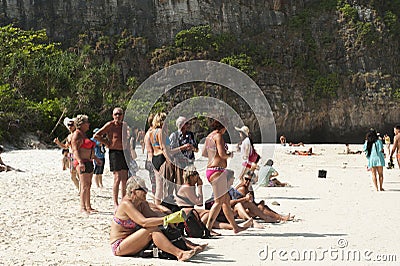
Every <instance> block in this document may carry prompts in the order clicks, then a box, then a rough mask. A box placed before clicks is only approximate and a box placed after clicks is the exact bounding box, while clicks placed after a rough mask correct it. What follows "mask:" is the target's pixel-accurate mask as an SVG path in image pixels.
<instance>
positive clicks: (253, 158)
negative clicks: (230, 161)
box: [249, 146, 261, 163]
mask: <svg viewBox="0 0 400 266" xmlns="http://www.w3.org/2000/svg"><path fill="white" fill-rule="evenodd" d="M260 158H261V156H260V155H259V154H258V153H257V152H256V150H255V149H254V147H253V146H251V149H250V154H249V162H251V163H258V161H259V160H260Z"/></svg>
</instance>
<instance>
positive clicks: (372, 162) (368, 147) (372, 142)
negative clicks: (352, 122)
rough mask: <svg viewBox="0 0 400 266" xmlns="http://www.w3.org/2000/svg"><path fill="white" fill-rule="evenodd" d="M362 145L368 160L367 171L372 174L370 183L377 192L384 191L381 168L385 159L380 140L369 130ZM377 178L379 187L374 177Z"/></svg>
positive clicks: (372, 130) (373, 130)
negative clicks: (372, 183)
mask: <svg viewBox="0 0 400 266" xmlns="http://www.w3.org/2000/svg"><path fill="white" fill-rule="evenodd" d="M365 139H366V140H365V143H364V148H363V150H364V152H365V154H366V156H367V159H368V169H370V170H371V173H372V181H373V182H374V185H375V188H376V190H377V191H384V189H383V187H382V185H383V166H385V157H384V151H383V143H382V140H380V139H379V138H378V134H377V133H376V131H375V129H370V131H369V132H368V133H367V136H366V138H365ZM377 174H378V176H379V186H378V182H377V178H376V175H377Z"/></svg>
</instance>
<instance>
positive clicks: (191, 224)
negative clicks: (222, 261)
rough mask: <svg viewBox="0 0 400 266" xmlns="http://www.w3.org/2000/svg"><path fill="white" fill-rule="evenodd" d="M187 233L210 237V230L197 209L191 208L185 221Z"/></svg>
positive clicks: (188, 234)
mask: <svg viewBox="0 0 400 266" xmlns="http://www.w3.org/2000/svg"><path fill="white" fill-rule="evenodd" d="M184 225H185V234H186V235H187V236H188V237H197V238H209V237H210V236H211V235H210V231H209V230H208V229H207V227H206V226H205V225H204V224H203V222H202V221H201V218H200V215H199V213H198V212H197V211H196V210H195V209H191V210H190V212H189V214H188V215H187V219H186V221H185V222H184Z"/></svg>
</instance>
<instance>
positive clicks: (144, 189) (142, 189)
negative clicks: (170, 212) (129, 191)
mask: <svg viewBox="0 0 400 266" xmlns="http://www.w3.org/2000/svg"><path fill="white" fill-rule="evenodd" d="M136 190H141V191H144V192H146V193H147V188H143V187H140V188H137V189H135V191H136Z"/></svg>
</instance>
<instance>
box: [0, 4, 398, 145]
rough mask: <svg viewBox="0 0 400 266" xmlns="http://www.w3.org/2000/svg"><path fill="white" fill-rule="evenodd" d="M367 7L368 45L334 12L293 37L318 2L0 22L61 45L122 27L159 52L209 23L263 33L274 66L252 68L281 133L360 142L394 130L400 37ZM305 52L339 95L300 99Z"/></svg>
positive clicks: (15, 8)
mask: <svg viewBox="0 0 400 266" xmlns="http://www.w3.org/2000/svg"><path fill="white" fill-rule="evenodd" d="M363 2H365V1H349V3H350V4H351V5H352V8H355V9H356V10H357V16H358V20H359V21H361V22H363V23H365V25H369V24H368V23H371V25H372V26H373V27H374V29H375V31H376V32H377V34H378V35H376V36H375V39H374V41H373V42H372V44H371V45H365V43H363V42H362V41H360V36H361V34H360V31H359V30H356V28H355V27H354V25H352V24H351V23H349V21H348V20H346V18H344V17H343V15H342V14H340V13H339V12H331V13H329V14H321V16H319V17H317V18H316V19H313V20H312V21H310V23H308V27H309V29H308V30H309V31H308V33H309V35H310V36H311V38H312V40H313V41H312V44H310V43H309V42H310V41H309V39H308V38H309V36H304V34H303V35H301V34H296V32H293V30H292V31H290V30H289V29H288V27H287V24H288V21H289V20H290V19H291V18H292V17H293V16H295V15H298V14H299V13H300V12H301V11H302V10H304V9H306V8H307V7H308V6H310V5H316V4H318V3H320V1H316V0H314V1H313V0H229V1H228V0H215V1H211V0H152V1H150V0H118V1H116V0H108V1H105V0H102V1H101V0H95V1H90V0H85V1H83V0H69V1H66V0H41V1H32V0H30V1H28V0H3V1H2V5H1V6H0V23H1V24H3V25H4V24H6V23H10V22H15V25H17V26H20V27H22V28H25V29H31V28H32V29H41V28H46V29H47V31H48V34H49V36H50V37H51V38H52V39H53V40H58V41H62V42H63V43H65V42H66V41H68V40H72V39H74V38H76V37H77V36H78V34H79V33H82V32H86V33H87V32H89V33H91V34H93V35H96V33H97V32H102V33H105V34H110V35H115V34H119V33H120V32H122V31H123V30H128V32H130V33H131V34H132V35H134V36H141V37H145V38H147V39H148V40H149V44H150V46H151V47H159V46H161V45H164V44H168V43H171V42H172V41H173V38H174V36H175V34H176V33H178V32H179V31H181V30H183V29H188V28H190V27H192V26H197V25H210V26H211V28H212V29H213V31H214V32H216V33H222V32H230V33H232V34H235V35H239V36H264V38H263V40H262V42H263V45H265V46H266V47H268V50H269V52H270V54H271V61H272V62H273V64H270V65H268V66H267V67H260V69H257V72H258V74H257V79H256V82H257V84H258V85H259V86H260V88H261V89H262V90H263V92H264V93H265V95H266V97H267V99H268V101H269V103H270V105H271V109H272V111H273V112H274V116H275V123H276V127H277V134H278V136H279V135H280V134H285V135H286V136H287V139H288V140H292V141H300V140H302V141H306V142H328V141H330V142H343V143H344V142H363V139H364V135H365V132H366V130H367V129H368V128H370V127H375V128H377V129H378V130H379V131H380V132H381V133H389V134H392V131H393V130H392V128H393V125H395V124H398V123H400V100H399V99H400V80H399V73H400V65H399V63H398V62H399V61H400V60H399V59H400V52H399V51H400V49H399V47H400V46H399V40H398V38H388V37H387V36H388V35H387V34H386V35H385V30H386V29H385V25H384V24H383V23H382V20H378V19H377V18H378V16H379V15H380V16H383V15H382V14H378V13H377V11H376V10H373V9H371V8H369V7H368V6H367V3H363ZM366 2H368V1H366ZM310 47H313V49H312V50H310ZM309 54H313V57H314V58H316V62H314V64H315V68H314V69H313V70H314V71H315V73H316V74H318V73H319V74H320V73H335V74H337V75H338V79H337V80H338V83H339V89H338V91H337V92H336V95H335V96H332V97H322V98H318V97H316V96H313V95H309V94H308V95H307V94H306V93H305V91H307V90H308V89H309V88H310V87H312V86H313V84H311V83H310V80H309V79H310V76H307V75H306V74H305V73H306V72H307V71H308V70H309V69H308V67H309V65H307V64H304V66H303V67H302V66H301V65H300V66H299V61H301V60H303V61H305V62H306V63H308V61H307V57H308V55H309ZM327 83H328V84H327V85H329V81H328V82H327ZM314 84H315V83H314ZM246 117H248V118H247V119H246V121H245V123H246V124H248V125H249V127H250V128H251V129H256V123H255V121H253V120H252V116H251V115H248V116H246ZM256 135H257V134H256Z"/></svg>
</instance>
